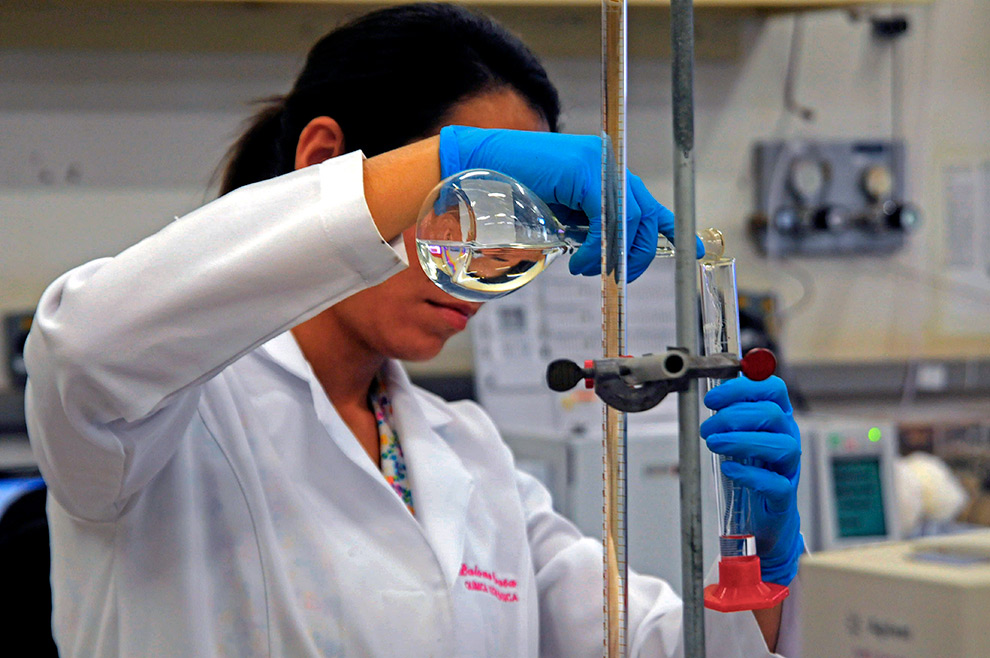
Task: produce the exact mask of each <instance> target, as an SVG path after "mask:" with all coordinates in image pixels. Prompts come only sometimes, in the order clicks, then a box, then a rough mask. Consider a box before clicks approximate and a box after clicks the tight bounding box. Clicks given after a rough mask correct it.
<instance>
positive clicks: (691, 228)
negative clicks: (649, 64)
mask: <svg viewBox="0 0 990 658" xmlns="http://www.w3.org/2000/svg"><path fill="white" fill-rule="evenodd" d="M670 35H671V45H672V47H673V75H672V82H673V114H674V116H673V127H674V217H675V225H674V231H675V233H676V237H677V239H678V244H679V248H678V249H677V251H676V254H675V267H676V269H675V274H674V282H675V298H676V309H677V345H678V346H679V347H683V348H686V349H687V350H688V353H689V354H691V355H695V354H697V353H698V294H697V289H698V288H697V286H698V283H697V276H698V275H697V263H696V262H695V253H694V244H693V240H692V238H693V237H694V235H695V232H696V229H695V226H696V222H695V206H694V200H695V194H694V5H693V2H692V0H671V3H670ZM698 413H699V402H698V383H697V380H692V381H691V385H690V387H689V388H688V390H686V391H684V392H682V393H679V394H678V397H677V416H678V430H679V442H678V445H679V451H680V476H681V477H680V480H681V578H682V581H681V582H682V589H683V593H684V655H685V656H686V657H687V658H704V656H705V619H704V587H703V585H704V574H703V568H704V565H703V559H704V556H703V555H702V541H701V445H700V441H701V440H700V438H699V434H698V425H699V420H698Z"/></svg>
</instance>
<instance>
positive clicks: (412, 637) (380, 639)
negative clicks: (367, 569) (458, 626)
mask: <svg viewBox="0 0 990 658" xmlns="http://www.w3.org/2000/svg"><path fill="white" fill-rule="evenodd" d="M380 601H381V606H382V608H381V614H380V615H374V616H371V615H369V616H368V618H369V619H377V620H378V626H379V628H378V630H377V632H376V633H374V634H372V635H369V637H376V638H377V639H376V641H375V651H374V655H376V656H391V655H395V656H410V657H411V658H412V657H419V656H424V657H425V656H437V657H438V658H439V657H441V656H445V655H450V649H451V648H450V647H449V646H447V642H448V639H449V638H448V633H445V632H444V631H445V629H447V630H448V631H449V629H450V625H451V618H450V608H449V604H448V603H447V602H446V601H445V597H443V596H442V595H441V593H439V592H436V593H435V592H428V591H425V592H424V591H409V590H382V591H381V592H380Z"/></svg>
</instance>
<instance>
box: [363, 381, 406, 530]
mask: <svg viewBox="0 0 990 658" xmlns="http://www.w3.org/2000/svg"><path fill="white" fill-rule="evenodd" d="M368 400H369V402H370V403H371V409H372V411H374V412H375V422H376V423H377V424H378V441H379V445H380V447H381V452H380V457H379V466H380V468H381V470H382V475H384V476H385V480H386V481H387V482H388V483H389V484H390V485H391V486H392V489H394V490H395V493H396V494H398V496H399V498H401V499H402V502H403V503H405V504H406V507H407V508H408V509H409V512H410V514H413V515H415V514H416V511H415V509H414V508H413V499H412V489H411V487H410V484H409V478H408V476H407V474H406V459H405V457H403V455H402V446H401V445H399V435H398V434H397V433H396V431H395V428H394V427H393V423H392V402H391V400H389V397H388V391H387V390H386V389H385V379H384V378H383V377H382V375H381V374H380V373H379V374H378V375H376V376H375V381H374V382H372V384H371V390H370V391H369V392H368Z"/></svg>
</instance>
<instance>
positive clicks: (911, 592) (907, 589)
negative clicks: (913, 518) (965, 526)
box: [801, 530, 990, 658]
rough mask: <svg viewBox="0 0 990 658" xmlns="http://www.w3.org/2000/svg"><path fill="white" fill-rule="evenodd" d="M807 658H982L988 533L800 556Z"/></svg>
mask: <svg viewBox="0 0 990 658" xmlns="http://www.w3.org/2000/svg"><path fill="white" fill-rule="evenodd" d="M801 587H802V591H803V592H804V597H803V614H802V615H801V617H802V626H803V629H804V630H803V633H802V635H803V637H804V652H803V654H802V655H804V656H806V657H807V658H857V657H860V656H898V658H927V657H928V656H941V657H944V658H975V657H976V656H986V655H987V641H986V620H987V617H988V616H990V531H987V530H980V531H977V532H970V533H965V534H959V535H951V536H944V537H924V538H921V539H915V540H911V541H900V542H884V543H880V544H871V545H866V546H860V547H855V548H843V549H842V550H834V551H825V552H821V553H812V554H809V555H805V556H804V557H802V558H801Z"/></svg>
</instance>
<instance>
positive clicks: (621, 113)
mask: <svg viewBox="0 0 990 658" xmlns="http://www.w3.org/2000/svg"><path fill="white" fill-rule="evenodd" d="M625 115H626V1H625V0H602V134H603V136H604V139H603V140H602V149H603V152H602V352H603V354H604V357H605V358H618V357H620V356H621V355H623V354H625V353H626V309H625V297H626V234H625V229H626V222H625V218H626V195H625V192H626V124H625V118H626V116H625ZM603 408H604V411H603V418H602V435H603V439H602V444H603V450H604V470H603V476H604V492H603V493H604V500H603V504H604V511H605V514H604V517H605V518H604V523H603V533H602V541H603V547H604V564H603V570H604V608H605V609H604V611H605V618H604V627H605V628H604V630H605V647H604V648H605V655H606V656H607V657H608V658H618V657H619V656H624V655H625V654H626V631H627V627H626V620H627V605H628V593H627V590H626V585H627V582H628V575H629V571H628V566H627V565H628V562H627V559H626V414H625V413H623V412H621V411H618V410H617V409H613V408H612V407H610V406H608V405H603Z"/></svg>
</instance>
